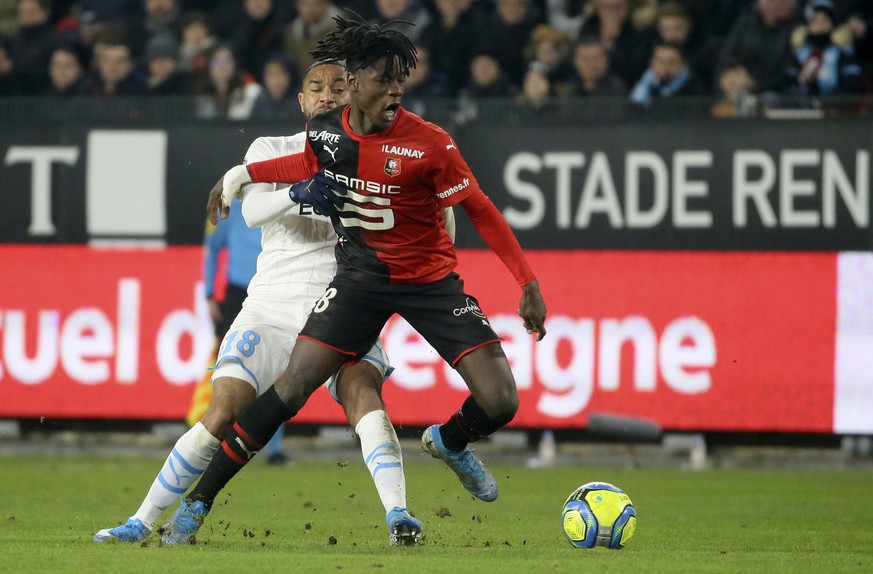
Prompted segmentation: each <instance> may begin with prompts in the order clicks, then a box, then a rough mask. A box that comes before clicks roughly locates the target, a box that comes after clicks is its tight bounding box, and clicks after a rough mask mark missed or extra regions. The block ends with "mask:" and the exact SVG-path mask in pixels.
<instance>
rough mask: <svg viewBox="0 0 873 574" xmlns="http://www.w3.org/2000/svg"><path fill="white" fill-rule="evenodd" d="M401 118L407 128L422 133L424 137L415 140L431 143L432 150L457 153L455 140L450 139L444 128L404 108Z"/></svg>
mask: <svg viewBox="0 0 873 574" xmlns="http://www.w3.org/2000/svg"><path fill="white" fill-rule="evenodd" d="M402 118H403V121H404V123H406V124H407V126H408V127H411V128H413V129H416V130H420V131H421V132H423V135H424V137H418V138H416V139H419V140H422V141H428V142H431V143H432V145H433V147H434V148H437V149H439V150H440V151H442V152H446V151H455V152H457V151H458V146H457V145H456V144H455V140H454V139H452V136H451V135H449V132H447V131H446V130H445V129H444V128H442V127H440V126H438V125H436V124H435V123H432V122H429V121H427V120H426V119H424V118H422V117H421V116H419V115H418V114H415V113H413V112H410V111H409V110H407V109H405V108H404V109H403V116H402Z"/></svg>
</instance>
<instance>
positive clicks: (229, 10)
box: [205, 0, 246, 41]
mask: <svg viewBox="0 0 873 574" xmlns="http://www.w3.org/2000/svg"><path fill="white" fill-rule="evenodd" d="M205 12H206V13H207V14H209V18H210V21H211V23H212V30H213V32H215V35H216V36H218V38H219V39H221V40H222V41H224V40H226V39H228V38H230V37H231V36H233V34H234V32H235V31H236V27H237V25H239V23H240V22H242V21H243V20H245V17H246V10H245V5H244V4H243V0H217V4H216V5H215V6H214V7H213V8H210V9H208V10H205Z"/></svg>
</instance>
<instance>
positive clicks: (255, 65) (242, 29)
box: [231, 0, 283, 81]
mask: <svg viewBox="0 0 873 574" xmlns="http://www.w3.org/2000/svg"><path fill="white" fill-rule="evenodd" d="M244 6H245V9H246V17H245V18H244V19H243V20H242V21H241V22H240V23H239V24H238V26H237V28H236V31H235V32H234V34H233V36H231V45H232V46H233V49H234V52H235V53H236V57H237V65H238V66H239V67H241V68H242V69H243V70H245V71H246V72H248V73H249V74H253V75H254V76H255V77H256V79H257V80H258V81H260V80H261V77H260V74H261V70H262V69H263V67H264V63H265V59H266V56H267V54H271V53H273V52H278V51H280V50H282V27H283V22H282V21H281V19H280V17H279V14H278V12H277V11H276V9H275V5H274V4H273V0H244Z"/></svg>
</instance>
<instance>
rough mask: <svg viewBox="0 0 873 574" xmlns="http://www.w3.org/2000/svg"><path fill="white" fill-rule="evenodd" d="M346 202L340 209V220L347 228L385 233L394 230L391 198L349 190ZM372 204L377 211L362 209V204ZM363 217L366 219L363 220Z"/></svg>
mask: <svg viewBox="0 0 873 574" xmlns="http://www.w3.org/2000/svg"><path fill="white" fill-rule="evenodd" d="M347 199H352V200H354V201H346V202H345V204H344V205H343V207H342V208H340V220H341V221H342V223H343V225H344V226H346V227H360V228H362V229H368V230H370V231H385V230H386V229H393V228H394V211H393V210H392V209H391V198H389V197H384V196H378V195H361V194H359V193H355V192H354V191H352V190H349V192H348V195H347ZM366 203H369V204H372V205H377V206H384V207H378V208H376V209H373V208H368V207H362V206H361V204H366ZM362 216H363V217H364V218H366V219H362Z"/></svg>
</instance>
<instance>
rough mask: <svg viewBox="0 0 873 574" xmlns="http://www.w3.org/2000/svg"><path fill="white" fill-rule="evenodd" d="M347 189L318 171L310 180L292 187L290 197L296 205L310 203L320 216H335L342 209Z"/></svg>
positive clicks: (289, 191) (289, 192)
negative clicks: (339, 208) (338, 209)
mask: <svg viewBox="0 0 873 574" xmlns="http://www.w3.org/2000/svg"><path fill="white" fill-rule="evenodd" d="M345 194H346V187H345V186H344V185H343V184H341V183H339V182H338V181H336V180H335V179H331V178H329V177H327V176H326V175H324V171H317V172H315V175H313V176H312V177H310V178H309V179H304V180H303V181H299V182H297V183H295V184H294V185H292V186H291V188H290V189H289V190H288V197H290V198H291V201H293V202H295V203H308V204H309V205H311V206H312V207H313V208H314V209H315V213H317V214H319V215H333V214H335V213H336V211H337V208H338V207H342V205H343V201H344V200H343V198H342V197H341V196H344V195H345Z"/></svg>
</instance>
